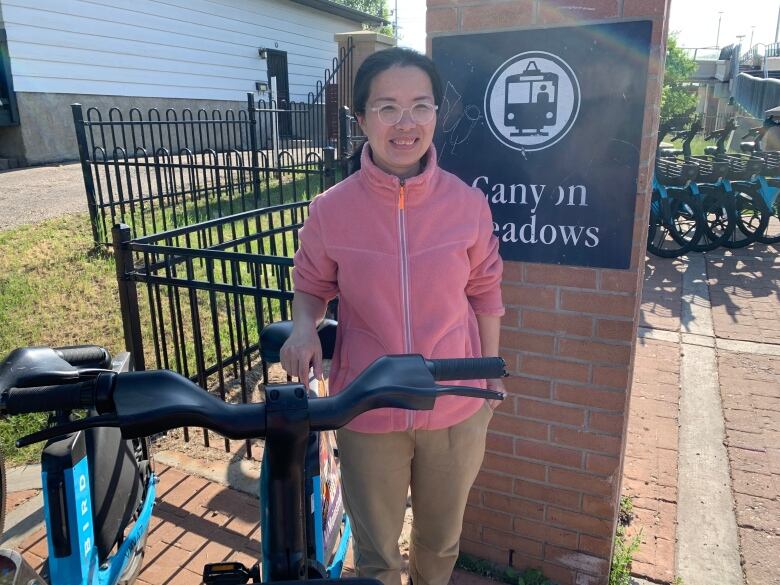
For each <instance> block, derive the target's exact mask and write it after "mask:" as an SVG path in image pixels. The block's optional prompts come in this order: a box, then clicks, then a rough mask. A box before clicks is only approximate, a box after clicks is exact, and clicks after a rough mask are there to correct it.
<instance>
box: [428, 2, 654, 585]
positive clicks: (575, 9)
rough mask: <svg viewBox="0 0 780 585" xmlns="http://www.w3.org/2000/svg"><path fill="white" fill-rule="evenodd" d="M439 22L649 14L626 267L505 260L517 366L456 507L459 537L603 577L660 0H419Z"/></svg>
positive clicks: (625, 393) (650, 147) (623, 413)
mask: <svg viewBox="0 0 780 585" xmlns="http://www.w3.org/2000/svg"><path fill="white" fill-rule="evenodd" d="M427 2H428V13H427V30H428V40H429V45H428V47H429V49H430V39H431V38H432V37H435V36H437V35H439V34H451V33H453V32H461V31H462V32H467V31H469V32H470V31H476V30H486V31H487V30H511V29H522V28H536V27H542V26H557V25H564V24H573V23H588V22H609V21H612V20H619V19H624V20H636V19H651V20H653V41H652V42H653V49H652V54H651V63H650V69H649V75H650V77H649V80H648V85H647V101H646V104H647V110H646V115H645V118H644V128H643V140H642V155H641V161H642V162H641V164H640V177H639V186H640V192H639V193H637V206H636V211H635V224H634V241H633V249H632V256H631V267H630V269H629V270H605V269H591V268H576V267H566V266H563V267H560V266H551V265H543V264H531V263H517V262H507V263H506V264H505V271H504V283H503V291H504V301H505V303H506V306H507V314H506V317H505V318H504V320H503V323H502V336H501V346H502V355H503V356H504V357H505V359H506V360H507V363H508V364H509V366H510V368H511V370H512V374H513V377H512V378H510V379H509V381H508V390H509V397H508V399H507V400H506V401H505V402H504V404H503V405H502V406H501V407H500V408H499V410H498V411H497V412H496V414H495V416H494V418H493V422H492V423H491V427H490V432H489V434H488V446H487V453H486V455H485V463H484V465H483V467H482V472H481V473H480V475H479V477H478V479H477V482H476V485H475V487H474V489H473V490H472V493H471V495H470V503H469V505H468V508H467V510H466V519H465V523H464V529H463V538H462V542H461V548H462V550H463V551H464V552H467V553H470V554H474V555H477V556H480V557H482V558H486V559H489V560H491V561H494V562H497V563H500V564H503V565H509V564H511V565H514V566H515V567H517V568H519V569H522V568H526V567H538V568H541V569H542V570H543V571H544V573H545V574H546V575H547V576H548V577H550V578H552V579H553V580H555V581H557V582H559V583H561V584H563V585H569V584H571V585H591V584H604V583H606V582H607V575H608V572H609V559H610V556H611V549H612V544H613V535H614V533H615V526H616V520H617V511H618V502H619V496H620V478H621V471H622V460H623V453H624V449H625V437H626V422H627V413H628V400H629V389H630V381H631V375H632V370H633V361H634V341H635V338H636V329H637V322H638V316H639V301H640V299H639V294H640V292H641V286H640V283H641V281H642V277H643V271H644V257H645V254H644V250H645V243H646V237H647V229H646V226H647V213H648V205H649V196H650V178H651V169H652V163H653V161H652V159H653V156H654V150H655V135H656V132H657V129H658V114H659V100H660V88H661V82H662V77H661V75H659V73H660V72H661V71H662V69H663V67H662V65H663V62H662V56H663V54H664V44H665V39H666V32H667V31H666V26H667V21H668V8H669V6H668V5H669V0H513V1H501V0H492V1H491V0H427Z"/></svg>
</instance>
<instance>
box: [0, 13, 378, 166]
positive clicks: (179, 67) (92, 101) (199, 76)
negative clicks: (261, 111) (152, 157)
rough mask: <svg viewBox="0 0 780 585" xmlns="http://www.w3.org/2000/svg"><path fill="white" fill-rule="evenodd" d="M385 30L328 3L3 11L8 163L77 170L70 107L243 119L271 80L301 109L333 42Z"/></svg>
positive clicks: (1, 67)
mask: <svg viewBox="0 0 780 585" xmlns="http://www.w3.org/2000/svg"><path fill="white" fill-rule="evenodd" d="M381 22H382V21H381V19H379V18H377V17H374V16H370V15H367V14H364V13H362V12H358V11H356V10H352V9H350V8H346V7H344V6H341V5H338V4H335V3H334V2H330V1H328V0H0V159H3V158H5V159H9V161H10V162H11V164H13V162H14V159H15V160H17V161H18V162H19V164H36V163H47V162H54V161H63V160H75V159H77V158H78V150H77V147H76V142H75V136H74V133H73V121H72V117H71V111H70V108H69V106H70V104H72V103H74V102H79V103H82V104H84V105H85V106H98V107H100V108H101V109H108V108H109V107H112V106H115V107H118V108H120V109H121V110H124V111H126V110H128V109H129V108H131V107H138V108H139V109H140V110H141V111H145V110H148V109H149V108H151V107H156V108H158V109H160V110H164V109H165V108H169V107H171V108H174V109H177V110H181V109H182V108H185V107H189V108H191V109H193V110H194V109H196V108H201V107H204V108H206V109H209V110H211V109H215V108H217V109H225V108H229V107H233V108H235V107H245V103H246V94H247V93H248V92H253V91H257V88H258V87H260V88H261V89H263V88H264V87H263V86H264V85H267V84H269V81H270V77H271V76H274V77H276V79H277V83H278V97H280V98H285V97H286V98H288V99H290V100H293V101H298V100H305V99H306V96H307V95H308V93H309V92H310V91H312V90H313V89H314V86H315V84H316V82H317V80H322V79H323V73H324V71H325V69H326V68H328V67H330V66H331V64H332V59H333V57H335V56H336V55H337V44H336V41H335V40H334V35H335V34H337V33H343V32H348V31H353V30H359V29H361V28H362V26H361V25H362V24H363V23H369V24H380V23H381ZM260 49H264V50H263V51H260ZM285 94H286V95H285ZM257 97H258V98H262V97H268V96H267V95H265V96H264V95H263V94H262V93H260V92H258V93H257Z"/></svg>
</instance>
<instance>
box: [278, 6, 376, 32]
mask: <svg viewBox="0 0 780 585" xmlns="http://www.w3.org/2000/svg"><path fill="white" fill-rule="evenodd" d="M290 1H291V2H295V3H296V4H303V5H304V6H308V7H310V8H314V9H316V10H322V11H323V12H328V13H330V14H334V15H336V16H340V17H342V18H346V19H347V20H352V21H354V22H358V23H360V24H370V25H374V26H382V25H385V24H389V22H388V21H386V20H385V19H384V18H381V17H379V16H373V15H371V14H367V13H365V12H361V11H360V10H355V9H354V8H349V7H348V6H344V5H343V4H336V3H335V2H331V1H330V0H290Z"/></svg>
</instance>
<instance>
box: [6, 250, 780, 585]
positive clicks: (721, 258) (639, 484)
mask: <svg viewBox="0 0 780 585" xmlns="http://www.w3.org/2000/svg"><path fill="white" fill-rule="evenodd" d="M778 291H780V257H778V249H777V248H774V247H767V246H754V247H752V248H750V249H747V250H741V251H735V252H729V251H721V250H718V251H716V252H715V253H711V254H707V255H695V256H692V257H691V258H689V259H687V260H661V259H657V258H649V259H648V263H647V271H646V279H645V287H644V292H643V303H642V322H641V324H640V325H641V327H640V331H639V339H638V345H637V353H636V362H635V371H634V383H633V390H632V398H631V413H630V418H629V431H628V432H629V437H628V445H627V453H626V462H625V467H624V477H623V493H624V494H625V495H628V496H630V497H631V498H632V499H633V503H634V512H635V518H634V520H633V522H632V523H631V525H630V527H629V536H632V535H635V534H640V535H641V536H640V538H641V542H642V544H641V546H640V549H639V551H638V552H637V554H636V555H635V557H634V559H635V560H634V564H633V572H634V574H635V575H636V577H637V581H636V582H637V583H641V582H643V581H651V582H655V583H674V582H675V579H677V578H682V583H684V585H713V584H714V583H718V585H780V296H779V295H780V293H779V292H778ZM166 461H167V462H168V463H176V465H177V467H176V468H174V467H168V466H164V465H161V466H159V468H158V470H159V471H160V477H161V483H160V486H159V488H160V489H159V495H160V497H159V504H158V506H157V508H156V512H155V518H154V521H153V525H152V529H151V532H150V535H149V541H148V550H147V556H146V561H145V568H144V570H143V572H142V573H141V576H140V579H141V583H142V585H143V584H155V585H157V584H176V583H182V584H185V583H186V584H190V585H191V584H193V583H199V582H200V581H199V576H200V571H201V569H202V566H203V564H204V563H205V562H213V561H219V560H225V559H228V558H230V559H237V560H241V561H243V562H245V563H247V564H251V563H252V559H256V558H257V557H258V554H259V546H258V517H259V510H258V503H257V498H256V497H255V496H253V495H251V493H250V494H247V493H244V492H239V491H236V490H232V489H230V488H229V487H227V486H226V485H223V483H226V481H225V480H222V483H220V478H227V477H231V483H233V484H236V483H237V480H236V478H235V474H233V475H232V476H231V475H229V473H228V472H227V471H226V470H223V471H221V472H217V473H215V472H214V465H213V464H211V465H210V466H209V465H205V466H202V467H201V471H203V473H202V475H204V476H205V477H201V476H199V475H198V474H197V473H192V469H191V467H192V466H193V465H194V464H193V463H187V462H186V461H183V460H179V461H176V462H174V461H172V460H171V459H166ZM187 469H189V471H187ZM33 471H34V470H33ZM31 475H34V474H31V473H27V476H31ZM244 475H246V472H244ZM207 478H208V479H207ZM251 479H252V478H248V480H247V481H243V482H239V483H242V485H243V487H244V489H245V490H246V491H250V492H251V487H249V488H248V489H247V486H251V483H252V482H251V481H250V480H251ZM14 482H15V483H14ZM9 487H10V489H11V490H14V493H13V494H11V496H10V497H9V505H14V504H15V505H16V506H17V508H16V510H15V511H14V512H12V513H11V515H10V516H9V521H11V522H10V523H13V520H14V515H15V516H16V518H15V520H17V521H19V520H23V522H22V523H21V524H20V525H18V527H17V529H14V530H12V535H13V536H15V542H16V543H17V544H18V545H20V548H21V549H23V550H24V554H25V555H26V556H27V557H28V558H29V559H30V560H31V561H32V562H33V563H34V564H39V563H41V562H42V558H43V556H44V555H45V539H44V534H43V531H42V529H41V528H40V527H39V526H36V518H37V519H38V521H39V520H40V495H39V494H38V493H37V491H36V490H34V489H31V487H33V486H32V484H30V483H29V478H28V482H27V483H25V482H23V481H22V480H21V479H18V478H17V479H16V480H14V479H11V482H10V486H9ZM36 514H37V516H36ZM480 581H483V579H481V578H479V577H476V576H473V575H469V574H466V573H457V574H456V575H454V576H453V581H452V582H453V583H457V584H458V585H474V584H476V583H479V582H480Z"/></svg>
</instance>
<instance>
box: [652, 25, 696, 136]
mask: <svg viewBox="0 0 780 585" xmlns="http://www.w3.org/2000/svg"><path fill="white" fill-rule="evenodd" d="M694 71H696V61H694V60H693V59H691V58H690V57H688V55H686V54H685V51H683V50H682V49H681V48H680V47H679V46H678V45H677V37H676V36H675V35H674V34H672V35H669V39H668V40H667V43H666V70H665V72H664V86H663V91H662V93H661V123H662V124H663V123H668V122H672V121H674V120H677V119H679V120H687V119H688V118H689V117H690V116H691V114H693V112H694V111H696V103H697V100H698V96H697V93H696V91H695V89H693V88H691V86H690V85H689V83H690V81H689V80H690V77H691V75H692V74H693V72H694Z"/></svg>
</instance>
